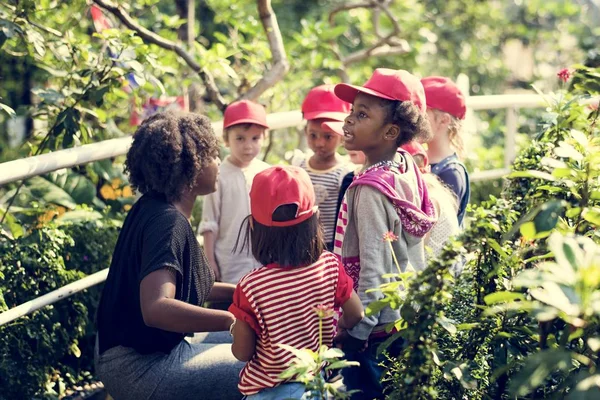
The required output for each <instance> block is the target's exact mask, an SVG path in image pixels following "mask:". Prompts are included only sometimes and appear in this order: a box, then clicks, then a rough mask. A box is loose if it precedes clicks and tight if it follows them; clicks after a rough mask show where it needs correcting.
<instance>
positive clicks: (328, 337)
mask: <svg viewBox="0 0 600 400" xmlns="http://www.w3.org/2000/svg"><path fill="white" fill-rule="evenodd" d="M351 294H352V279H350V278H349V277H348V275H347V274H346V272H345V271H344V267H343V266H342V265H341V263H340V262H339V260H338V258H337V257H336V256H335V255H333V254H332V253H330V252H327V251H325V252H323V254H322V255H321V257H320V258H319V260H318V261H317V262H315V263H314V264H311V265H308V266H305V267H281V266H279V265H277V264H269V265H266V266H263V267H260V268H257V269H255V270H253V271H251V272H250V273H248V274H247V275H245V276H244V277H243V278H242V279H241V280H240V282H239V283H238V285H237V287H236V289H235V293H234V295H233V304H232V305H231V307H230V308H229V311H230V312H231V313H233V315H234V316H235V317H236V318H237V319H241V320H243V321H245V322H246V323H248V324H249V325H250V326H251V327H252V329H254V331H255V332H256V351H255V353H254V356H253V357H252V359H251V360H250V361H249V362H248V363H247V364H246V366H245V367H244V369H243V370H242V372H241V373H240V383H239V384H238V388H239V389H240V392H241V393H242V394H244V395H251V394H255V393H258V392H259V391H261V390H263V389H266V388H271V387H275V386H277V385H279V384H280V383H282V382H284V380H282V379H280V378H279V374H281V373H282V372H283V371H285V370H286V369H287V368H288V367H289V365H290V362H291V361H292V360H293V359H294V355H293V354H292V353H290V352H288V351H287V350H284V349H282V348H281V347H279V346H278V344H287V345H289V346H293V347H295V348H297V349H306V348H308V349H311V350H313V351H317V350H318V349H319V320H318V318H317V315H316V313H315V311H314V309H315V308H316V307H317V306H318V305H323V306H326V307H328V308H333V307H339V306H341V305H342V304H344V303H345V302H346V301H347V300H348V299H349V298H350V295H351ZM333 332H334V326H333V317H331V316H330V317H327V318H325V319H324V320H323V344H324V345H327V346H331V345H332V341H333Z"/></svg>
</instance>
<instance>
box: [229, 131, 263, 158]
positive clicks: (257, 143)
mask: <svg viewBox="0 0 600 400" xmlns="http://www.w3.org/2000/svg"><path fill="white" fill-rule="evenodd" d="M244 128H245V127H244V126H243V125H239V126H233V127H231V128H229V132H228V133H227V140H226V142H225V144H226V145H227V147H229V149H230V151H231V154H230V156H229V157H230V159H231V161H232V162H233V163H234V164H235V165H237V166H239V167H246V166H248V165H249V164H250V162H252V160H254V158H255V157H256V156H257V155H258V153H260V149H261V147H262V144H263V139H264V137H265V128H263V127H262V126H259V125H250V127H249V128H246V129H244Z"/></svg>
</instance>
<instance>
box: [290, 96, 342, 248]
mask: <svg viewBox="0 0 600 400" xmlns="http://www.w3.org/2000/svg"><path fill="white" fill-rule="evenodd" d="M333 88H334V85H321V86H317V87H315V88H313V89H311V90H310V91H309V92H308V94H307V95H306V98H305V99H304V102H303V103H302V114H303V116H304V119H306V121H307V123H306V127H305V135H306V141H307V144H308V147H309V148H310V149H311V150H312V152H313V154H312V155H311V156H310V157H309V158H308V159H306V158H304V159H302V160H300V161H299V162H293V164H295V165H298V166H299V167H301V168H303V169H304V170H306V171H307V172H308V175H309V176H310V179H311V181H312V183H313V186H314V188H315V193H316V196H317V204H318V206H319V210H320V213H319V219H320V221H321V223H322V224H323V230H324V235H325V243H326V245H327V249H329V250H332V249H333V237H334V230H335V224H336V220H337V201H338V197H339V192H340V187H341V184H342V180H343V179H344V176H346V174H347V173H348V172H349V171H351V170H352V167H351V166H350V165H349V164H348V163H347V162H346V161H345V160H344V159H343V158H342V157H341V156H340V155H339V154H338V153H337V149H338V147H339V146H340V144H341V143H342V139H343V132H342V125H343V121H344V118H346V116H347V115H348V112H349V111H350V104H348V103H347V102H344V101H342V100H340V99H339V98H338V97H337V96H336V95H335V93H334V92H333Z"/></svg>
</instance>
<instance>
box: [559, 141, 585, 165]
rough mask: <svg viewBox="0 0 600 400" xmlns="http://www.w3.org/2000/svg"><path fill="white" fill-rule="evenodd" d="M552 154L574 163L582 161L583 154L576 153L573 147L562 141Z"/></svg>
mask: <svg viewBox="0 0 600 400" xmlns="http://www.w3.org/2000/svg"><path fill="white" fill-rule="evenodd" d="M554 154H556V155H557V156H558V157H563V158H569V159H571V160H575V161H581V160H583V154H581V153H580V152H578V151H577V149H575V147H573V146H572V145H570V144H569V143H567V142H564V141H563V142H560V145H559V147H556V148H555V149H554Z"/></svg>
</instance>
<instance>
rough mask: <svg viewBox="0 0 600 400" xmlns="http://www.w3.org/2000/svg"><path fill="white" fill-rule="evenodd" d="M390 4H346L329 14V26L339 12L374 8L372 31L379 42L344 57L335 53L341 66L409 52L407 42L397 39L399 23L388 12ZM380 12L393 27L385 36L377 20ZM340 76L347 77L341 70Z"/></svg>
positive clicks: (381, 0) (376, 0)
mask: <svg viewBox="0 0 600 400" xmlns="http://www.w3.org/2000/svg"><path fill="white" fill-rule="evenodd" d="M390 3H391V1H389V0H372V1H370V2H366V3H357V4H348V5H344V6H340V7H338V8H336V9H334V10H333V11H332V12H331V13H330V14H329V22H330V24H331V25H334V20H333V18H334V16H335V14H337V13H338V12H340V11H348V10H352V9H355V8H374V10H373V15H372V22H373V30H374V32H375V35H376V36H377V37H378V38H379V40H378V41H377V42H376V43H375V44H373V45H372V46H371V47H369V48H367V49H363V50H359V51H356V52H354V53H351V54H349V55H348V56H346V57H343V56H341V54H339V52H336V55H337V56H338V58H339V59H340V61H341V62H342V64H344V66H346V65H349V64H352V63H355V62H358V61H362V60H364V59H366V58H368V57H383V56H389V55H398V54H405V53H407V52H408V51H410V45H409V44H408V42H407V41H406V40H404V39H401V38H399V37H397V36H398V35H399V34H400V32H401V29H400V23H399V22H398V19H397V18H396V17H394V15H393V14H392V12H391V11H390V9H389V7H388V6H389V4H390ZM382 11H383V13H385V15H386V16H387V17H388V18H389V20H390V21H391V23H392V26H393V31H392V32H391V33H390V34H388V35H387V36H383V35H382V33H381V30H380V26H379V19H380V16H381V12H382ZM341 76H342V78H344V76H347V73H346V72H345V70H343V69H342V72H341Z"/></svg>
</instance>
